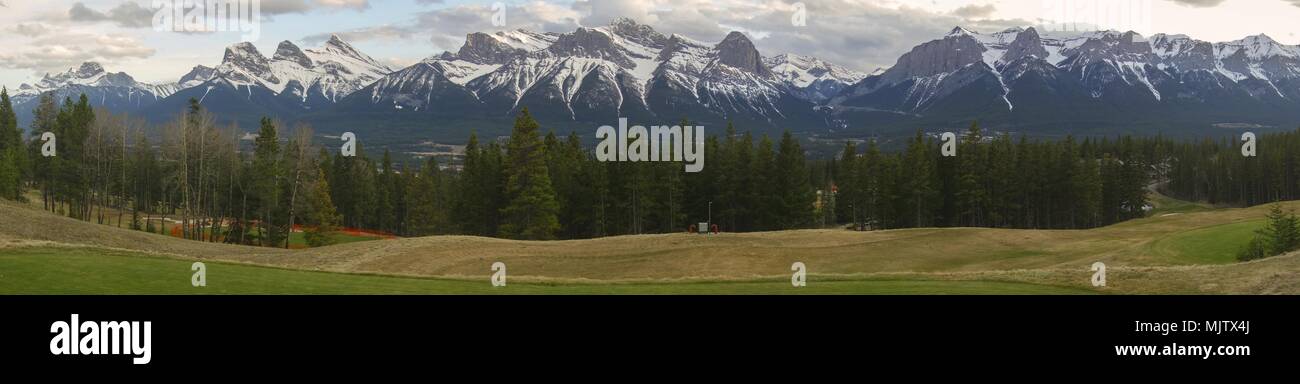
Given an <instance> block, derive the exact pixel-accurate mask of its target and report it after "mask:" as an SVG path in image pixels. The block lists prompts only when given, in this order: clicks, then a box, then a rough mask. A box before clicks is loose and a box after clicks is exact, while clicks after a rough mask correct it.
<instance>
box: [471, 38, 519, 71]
mask: <svg viewBox="0 0 1300 384" xmlns="http://www.w3.org/2000/svg"><path fill="white" fill-rule="evenodd" d="M521 53H522V52H521V50H519V49H516V48H514V47H511V46H510V45H509V44H506V43H504V42H502V41H501V39H499V38H497V37H496V36H493V35H489V34H487V33H483V32H474V33H470V34H468V35H465V45H462V46H460V51H457V52H456V56H457V57H459V58H460V59H462V60H465V61H469V62H473V63H478V64H504V63H505V62H508V61H510V60H511V59H513V58H514V57H515V56H518V55H520V54H521Z"/></svg>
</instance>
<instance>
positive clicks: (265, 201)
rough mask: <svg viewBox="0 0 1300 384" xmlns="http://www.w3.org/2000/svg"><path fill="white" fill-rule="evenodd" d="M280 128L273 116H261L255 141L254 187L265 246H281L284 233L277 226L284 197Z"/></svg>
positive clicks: (261, 236) (262, 240)
mask: <svg viewBox="0 0 1300 384" xmlns="http://www.w3.org/2000/svg"><path fill="white" fill-rule="evenodd" d="M280 160H281V159H280V139H279V130H278V129H277V128H276V125H275V124H274V123H272V122H271V119H270V118H266V117H263V118H262V126H261V128H260V129H259V130H258V136H257V140H255V141H254V142H253V172H254V178H253V190H254V194H255V195H256V196H257V204H258V206H259V207H260V208H261V209H260V210H259V215H260V216H261V226H260V229H261V231H260V236H259V240H260V242H261V245H262V246H268V247H274V246H278V245H279V244H280V242H281V241H284V240H285V233H284V231H283V229H282V228H280V226H279V225H278V221H279V220H278V217H277V216H279V212H280V210H281V207H280V199H281V195H282V193H281V185H280V181H281V180H280V179H281V176H282V175H281V172H282V169H283V167H282V166H281V164H280V163H281V161H280Z"/></svg>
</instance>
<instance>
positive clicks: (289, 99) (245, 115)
mask: <svg viewBox="0 0 1300 384" xmlns="http://www.w3.org/2000/svg"><path fill="white" fill-rule="evenodd" d="M391 72H392V69H391V68H389V67H388V66H387V65H385V64H383V63H380V62H379V61H378V60H375V59H374V58H371V57H370V56H368V55H366V54H364V53H362V52H360V51H358V50H357V49H356V48H354V47H352V46H351V45H349V44H348V43H346V42H344V41H343V40H341V39H339V38H338V36H331V37H330V39H329V40H328V41H326V42H325V43H324V45H323V46H321V47H320V48H314V49H302V48H299V47H298V46H297V45H295V44H294V43H292V42H290V41H283V42H280V44H279V45H278V46H277V47H276V50H275V52H274V53H273V54H272V55H271V57H269V58H268V57H267V56H265V55H263V54H262V53H261V52H259V51H258V49H257V47H255V46H253V45H252V44H249V43H246V42H244V43H237V44H234V45H231V46H229V47H226V50H225V53H224V54H223V56H222V60H221V64H219V65H217V66H216V67H207V66H203V65H199V66H195V67H194V68H193V69H192V70H190V72H189V73H186V74H185V75H184V76H182V77H181V79H180V80H179V81H178V82H177V85H176V88H178V91H176V92H175V94H174V95H172V96H170V97H168V98H166V99H164V100H162V101H161V102H158V103H155V104H154V105H151V106H149V107H148V108H146V109H145V110H144V111H143V113H145V114H146V115H148V116H150V117H151V118H153V120H155V121H160V120H165V119H167V118H170V117H172V116H175V115H176V113H178V112H179V111H183V110H184V109H185V107H186V106H187V105H188V103H189V99H190V98H194V99H197V100H199V103H200V104H202V105H203V106H204V107H206V108H208V109H209V110H211V111H213V112H215V113H217V114H219V115H225V116H229V117H228V119H229V120H232V121H236V122H240V123H243V124H254V123H255V122H256V121H257V120H258V119H260V118H261V117H262V116H269V117H277V118H282V119H294V118H297V117H300V116H302V115H303V114H305V113H307V112H310V111H314V110H321V109H325V108H327V107H330V106H332V105H333V104H334V103H335V102H337V101H339V100H341V99H343V98H344V97H346V96H347V95H350V94H352V93H353V92H356V91H357V90H359V89H361V88H363V87H365V86H367V85H370V84H371V83H374V82H375V81H377V80H379V79H380V78H383V77H384V76H385V75H388V74H389V73H391Z"/></svg>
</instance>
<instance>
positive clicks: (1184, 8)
mask: <svg viewBox="0 0 1300 384" xmlns="http://www.w3.org/2000/svg"><path fill="white" fill-rule="evenodd" d="M161 1H163V0H81V1H61V0H0V85H3V86H7V87H9V88H15V87H17V86H18V85H19V84H21V83H24V82H33V81H34V80H36V79H38V78H39V77H40V76H41V74H44V73H47V72H61V71H64V70H66V69H67V68H69V67H72V66H75V65H77V64H79V63H81V62H83V61H88V60H94V61H98V62H100V63H102V64H103V65H104V66H105V67H107V68H108V70H110V71H114V72H116V71H125V72H127V73H130V74H131V75H133V76H135V77H136V78H137V79H138V80H142V81H150V82H167V81H175V80H176V79H177V78H179V77H180V76H181V75H183V74H184V73H185V72H187V71H188V70H189V69H190V68H191V67H193V66H194V65H196V64H203V65H208V66H214V65H216V64H219V63H220V61H221V56H222V52H223V48H224V47H225V46H227V45H229V44H232V43H235V42H239V41H240V40H241V38H242V37H241V36H243V35H242V34H241V33H240V32H237V31H235V32H222V31H208V32H202V31H200V32H193V31H190V32H187V33H179V32H165V31H164V32H159V31H156V30H155V28H154V26H153V24H154V20H155V19H156V18H155V16H156V11H155V9H156V8H154V3H155V2H161ZM168 1H170V0H168ZM243 1H256V0H243ZM502 8H504V13H502V12H498V11H497V10H499V9H502ZM260 9H261V16H262V17H261V22H260V23H259V24H258V25H259V26H260V35H259V37H258V39H257V40H254V41H253V43H254V44H256V45H257V47H258V48H259V49H260V50H261V51H262V52H263V54H266V55H268V56H269V55H270V54H271V53H272V52H274V50H275V46H276V44H277V43H279V42H280V41H283V40H290V41H293V42H295V43H298V44H299V45H300V46H303V47H304V48H310V47H314V46H318V45H319V44H321V43H322V42H323V41H324V39H327V38H328V37H329V35H330V34H338V35H340V36H342V37H343V38H344V39H345V40H347V41H349V42H352V43H353V44H354V45H356V46H357V47H358V48H359V49H360V50H362V51H363V52H366V53H368V54H370V55H371V56H374V57H375V58H377V59H380V60H383V61H386V62H388V63H390V64H392V65H393V66H394V67H401V66H405V65H409V64H412V63H415V62H417V61H419V60H420V59H422V58H424V57H427V56H430V55H433V54H436V53H438V52H441V51H444V50H453V51H454V50H456V49H457V48H458V47H459V46H460V45H461V44H462V43H463V41H464V36H465V34H466V33H469V32H474V31H495V30H501V29H517V28H524V29H530V30H537V31H544V32H568V31H572V30H573V29H574V28H577V27H579V26H599V25H604V24H607V23H608V22H609V21H610V20H611V19H612V18H614V17H618V16H626V17H631V18H633V19H636V20H638V21H640V22H642V23H646V24H649V25H651V26H653V27H654V28H656V29H657V30H659V31H661V32H664V33H677V34H682V35H686V36H688V37H691V38H694V39H697V40H701V41H706V42H715V41H719V40H721V38H722V37H723V36H724V35H726V33H727V32H728V31H732V30H738V31H742V32H745V33H747V34H748V35H749V36H750V37H751V38H752V39H753V40H754V41H755V43H756V44H757V45H758V47H759V49H760V50H761V51H762V52H763V53H764V54H765V55H773V54H776V53H783V52H790V53H798V54H806V55H813V56H818V57H822V58H824V59H827V60H829V61H832V62H836V63H840V64H842V65H845V66H848V67H850V68H855V69H859V70H863V71H871V70H873V69H875V68H878V67H888V66H890V65H892V64H893V63H894V61H895V60H896V59H897V58H898V56H899V55H901V54H902V53H904V52H906V51H907V50H909V49H910V48H911V47H913V46H915V45H916V44H919V43H922V42H925V41H928V40H931V39H934V38H937V37H941V36H942V35H943V34H944V33H946V32H947V31H949V30H951V29H952V28H953V27H954V26H958V25H961V26H965V27H967V28H968V29H972V30H976V31H981V32H991V31H998V30H1002V29H1005V28H1007V27H1011V26H1031V25H1036V26H1040V28H1046V29H1061V28H1066V29H1096V28H1098V27H1100V28H1103V29H1119V30H1134V31H1138V32H1140V33H1143V34H1147V35H1150V34H1152V33H1157V32H1165V33H1182V34H1187V35H1190V36H1192V37H1195V38H1198V39H1203V40H1210V41H1229V40H1236V39H1240V38H1242V37H1244V36H1247V35H1255V34H1260V33H1264V34H1267V35H1269V36H1271V37H1273V38H1274V39H1276V40H1278V41H1281V42H1283V43H1286V44H1300V35H1297V34H1300V27H1297V26H1296V25H1297V24H1296V20H1300V0H916V1H900V0H803V1H796V0H546V1H543V0H514V1H511V0H503V1H500V2H499V3H498V2H497V1H486V0H479V1H468V0H260ZM494 16H496V17H498V19H499V20H500V19H503V20H504V21H505V24H504V25H501V26H498V25H494V23H493V19H494ZM501 16H504V17H501Z"/></svg>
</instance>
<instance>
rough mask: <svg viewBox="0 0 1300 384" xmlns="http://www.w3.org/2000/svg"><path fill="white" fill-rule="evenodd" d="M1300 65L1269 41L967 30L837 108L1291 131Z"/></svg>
mask: <svg viewBox="0 0 1300 384" xmlns="http://www.w3.org/2000/svg"><path fill="white" fill-rule="evenodd" d="M1298 58H1300V48H1298V47H1296V46H1288V45H1283V44H1280V43H1278V42H1277V41H1275V40H1273V39H1271V38H1268V37H1267V36H1262V35H1261V36H1252V37H1248V38H1245V39H1243V40H1238V41H1232V42H1224V43H1209V42H1204V41H1198V40H1194V39H1191V38H1189V37H1187V36H1183V35H1164V34H1158V35H1155V36H1152V37H1150V38H1147V37H1144V36H1142V35H1140V34H1137V33H1135V32H1117V31H1096V32H1084V33H1077V32H1076V33H1063V32H1047V33H1040V32H1039V31H1038V30H1036V29H1035V28H1027V29H1026V28H1013V29H1008V30H1005V31H1001V32H996V33H991V34H981V33H977V32H973V31H970V30H967V29H964V28H960V27H958V28H955V29H953V30H952V32H950V33H949V34H948V35H946V36H944V37H943V38H941V39H937V40H933V41H930V42H926V43H923V44H921V45H919V46H917V47H916V48H914V49H913V50H912V51H910V52H908V53H907V54H904V55H903V56H902V57H900V58H899V60H898V62H897V64H896V65H894V66H893V67H891V68H889V69H888V70H886V71H884V72H881V73H880V74H878V75H872V76H869V77H867V78H866V79H864V80H863V81H861V82H859V83H857V84H855V85H853V86H851V87H849V88H847V89H845V90H844V92H842V93H841V94H840V95H839V96H837V97H834V98H832V100H830V101H829V102H828V103H829V104H830V106H831V107H832V108H833V109H835V110H836V112H837V113H838V114H840V115H841V116H840V117H841V118H846V119H849V120H856V121H873V120H874V121H888V122H891V123H897V124H899V125H912V126H915V125H917V124H918V123H922V124H923V123H943V124H951V123H956V122H959V121H963V120H964V121H970V120H975V119H979V120H981V121H982V122H992V123H994V124H995V125H999V126H1001V127H1003V128H1006V129H1014V130H1021V131H1025V130H1036V129H1040V128H1045V127H1047V128H1050V129H1054V130H1064V131H1076V130H1078V129H1083V130H1092V131H1096V130H1098V129H1107V127H1108V126H1111V125H1123V126H1124V127H1125V129H1133V128H1135V127H1139V126H1144V125H1150V126H1157V127H1172V126H1176V125H1182V126H1183V127H1184V128H1183V129H1186V127H1188V126H1191V127H1198V128H1204V127H1210V126H1213V125H1216V124H1229V123H1248V124H1259V125H1285V124H1292V123H1295V122H1298V121H1300V120H1297V118H1298V117H1300V81H1297V80H1296V79H1297V78H1298V75H1300V60H1298ZM1076 128H1077V129H1076Z"/></svg>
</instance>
